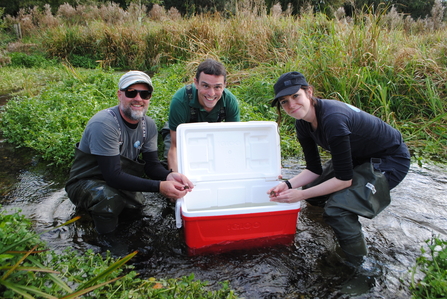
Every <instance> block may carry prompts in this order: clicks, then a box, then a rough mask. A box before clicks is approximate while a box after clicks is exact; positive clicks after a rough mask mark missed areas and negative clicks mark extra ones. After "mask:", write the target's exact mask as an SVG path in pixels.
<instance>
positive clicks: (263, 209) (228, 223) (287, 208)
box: [176, 121, 300, 254]
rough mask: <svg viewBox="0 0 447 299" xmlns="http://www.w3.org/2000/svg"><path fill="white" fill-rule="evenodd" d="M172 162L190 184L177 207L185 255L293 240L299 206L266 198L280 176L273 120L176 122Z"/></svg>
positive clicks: (284, 242)
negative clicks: (182, 227) (190, 190)
mask: <svg viewBox="0 0 447 299" xmlns="http://www.w3.org/2000/svg"><path fill="white" fill-rule="evenodd" d="M177 160H178V167H179V172H181V173H183V174H184V175H186V176H187V177H188V178H189V179H190V180H191V181H192V182H193V183H194V189H193V190H192V192H189V193H188V194H187V195H186V196H185V197H184V198H182V199H179V200H177V204H176V222H177V227H178V228H180V227H181V226H182V224H183V226H184V235H185V241H186V245H187V246H188V250H189V253H192V254H197V253H205V252H216V251H228V250H232V249H241V248H250V247H256V246H265V245H270V244H278V243H281V244H286V243H288V244H290V243H291V242H292V241H293V238H294V235H295V232H296V224H297V218H298V213H299V211H300V203H299V202H298V203H292V204H287V203H276V202H271V201H270V200H269V197H268V195H267V191H268V190H269V189H270V188H272V187H274V186H276V185H277V184H279V183H280V181H279V180H278V176H279V175H280V174H281V153H280V144H279V135H278V128H277V124H276V123H275V122H270V121H251V122H233V123H190V124H181V125H180V126H178V128H177Z"/></svg>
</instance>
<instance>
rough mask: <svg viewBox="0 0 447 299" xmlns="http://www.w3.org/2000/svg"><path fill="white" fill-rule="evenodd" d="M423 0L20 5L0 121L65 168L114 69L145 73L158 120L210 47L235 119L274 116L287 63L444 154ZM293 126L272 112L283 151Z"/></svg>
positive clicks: (438, 77)
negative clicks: (227, 9)
mask: <svg viewBox="0 0 447 299" xmlns="http://www.w3.org/2000/svg"><path fill="white" fill-rule="evenodd" d="M434 3H435V4H434V6H433V9H432V11H433V12H432V16H430V17H428V18H427V19H425V20H417V21H414V20H410V19H409V18H408V17H407V16H405V15H403V14H400V13H398V12H397V11H396V10H395V9H394V8H392V7H391V8H390V7H383V6H381V7H379V8H377V9H376V10H366V11H361V10H356V11H355V14H354V15H353V17H348V16H347V15H346V13H345V12H344V10H343V9H341V10H337V14H336V15H335V18H333V19H329V18H328V17H327V16H326V15H325V14H321V13H313V10H312V9H308V10H306V9H304V8H303V9H302V11H301V15H300V17H299V18H296V17H295V16H292V15H290V13H289V12H287V11H282V10H281V7H276V9H277V10H276V11H275V12H272V13H271V14H267V13H266V11H265V10H264V9H263V6H262V5H259V6H258V7H254V8H253V6H247V5H243V3H240V7H239V8H238V11H237V14H236V15H235V16H234V17H227V18H224V17H222V16H221V15H220V14H213V15H195V16H191V17H190V18H183V19H182V18H179V16H174V15H173V14H170V13H169V11H168V12H167V11H165V10H164V9H163V8H161V7H159V6H158V8H157V9H155V6H154V7H153V9H152V10H151V11H150V12H149V13H148V14H146V13H145V11H144V9H143V8H142V7H139V6H136V5H135V4H133V6H129V8H128V11H124V10H123V9H122V8H120V7H118V6H116V5H114V4H109V5H102V6H100V7H97V6H78V7H76V8H75V7H72V6H70V5H69V4H64V5H61V6H60V7H59V9H58V11H57V13H56V14H52V12H51V11H50V10H49V7H47V8H46V10H44V11H40V10H36V9H34V10H30V11H28V12H26V11H22V13H21V14H19V15H18V16H17V17H15V18H13V17H7V18H6V23H7V24H9V25H12V24H14V23H17V22H20V23H21V24H22V27H21V28H22V31H23V35H24V38H23V40H28V41H29V42H28V43H26V44H25V43H23V42H22V43H20V42H15V43H12V42H11V43H9V44H8V49H9V52H7V53H6V55H7V58H8V59H9V61H10V62H9V65H8V66H7V67H3V68H0V74H1V75H2V78H4V80H2V82H0V87H2V90H5V91H8V90H11V91H15V90H20V92H19V93H17V95H18V96H19V95H20V97H17V98H16V99H17V100H16V101H10V102H9V103H8V105H7V106H6V107H4V110H5V112H4V113H3V115H2V121H1V124H0V127H1V128H2V130H3V132H4V136H5V137H6V138H7V139H8V141H9V142H12V143H14V144H17V145H18V146H26V147H30V148H33V149H35V150H37V151H38V153H39V154H41V155H42V156H44V158H45V159H47V160H48V161H51V162H53V163H55V164H56V165H58V166H59V167H62V168H68V167H69V166H70V163H71V157H72V152H71V150H72V146H73V144H74V143H75V142H76V141H77V140H79V138H80V135H81V133H82V130H83V127H84V125H85V123H86V121H87V120H88V119H89V118H90V117H91V116H92V115H93V114H94V113H95V112H97V111H98V110H99V109H102V108H105V107H106V106H110V105H113V104H115V103H116V96H115V90H116V82H117V81H118V78H119V75H120V74H121V73H122V72H120V74H118V73H115V72H114V71H113V70H114V69H140V70H143V71H146V72H148V73H150V74H151V75H152V77H153V79H154V82H155V94H154V97H153V100H152V102H151V109H150V112H149V114H150V115H151V116H152V117H153V118H154V119H155V120H156V122H157V125H158V126H159V127H160V128H161V127H162V125H163V123H164V122H165V121H166V120H167V110H168V107H169V101H170V97H171V96H172V94H173V93H174V92H175V90H176V89H177V88H179V87H180V86H182V85H183V84H185V83H186V82H191V80H192V77H193V76H194V70H195V67H196V66H197V64H198V63H199V62H200V61H202V60H203V59H204V58H205V57H213V58H215V59H218V60H220V61H222V62H223V63H224V64H225V65H226V66H227V69H228V71H229V75H228V87H229V88H230V89H231V90H232V91H233V93H235V95H236V96H237V97H238V99H239V100H240V104H241V111H242V119H243V120H276V119H277V116H276V112H275V111H274V109H272V108H271V107H270V106H269V100H270V99H271V97H272V95H273V92H272V85H273V83H274V82H275V81H276V79H277V78H278V77H279V75H280V74H281V73H284V72H287V71H291V70H298V71H301V72H302V73H304V74H305V75H306V77H307V79H308V81H309V82H310V83H311V84H312V85H314V87H315V89H316V91H317V92H318V96H320V97H323V98H334V99H338V100H341V101H344V102H348V103H351V104H353V105H355V106H357V107H359V108H361V109H363V110H365V111H367V112H369V113H372V114H374V115H376V116H378V117H380V118H382V119H384V120H385V121H387V122H388V123H390V124H391V125H393V126H394V127H396V128H397V129H399V130H400V131H401V132H402V133H403V135H404V139H405V141H406V142H407V144H408V145H409V146H410V148H411V150H412V154H413V156H414V157H415V158H416V159H418V160H419V161H422V160H423V159H425V158H431V159H435V160H441V161H445V159H446V156H447V136H446V132H447V130H446V129H447V128H446V127H447V111H446V106H447V103H446V102H445V101H444V100H443V99H444V98H445V97H446V96H447V88H446V84H445V78H446V77H447V68H446V67H445V66H446V65H447V60H446V55H445V49H446V44H447V41H446V39H445V36H447V34H446V30H447V29H446V26H445V24H444V23H442V22H441V21H440V20H439V11H440V12H441V14H442V12H443V6H442V5H441V4H440V3H439V1H435V2H434ZM252 4H253V5H254V4H255V3H254V2H253V3H252ZM278 9H279V10H278ZM436 11H438V12H436ZM29 20H34V21H33V22H31V23H30V22H29ZM435 24H436V25H435ZM242 28H243V30H241V29H242ZM28 45H29V46H28ZM24 53H26V54H24ZM42 53H45V54H42ZM44 57H51V58H44ZM8 59H5V61H8ZM45 59H51V60H45ZM45 61H47V62H45ZM58 61H62V62H63V64H60V63H59V62H58ZM62 65H65V67H62ZM75 67H83V69H77V68H75ZM18 68H20V71H21V72H19V71H18ZM29 68H33V70H32V71H31V70H29ZM88 69H89V70H90V71H88ZM22 73H23V74H22ZM25 74H26V75H25ZM294 135H295V133H294V126H293V120H292V119H291V118H288V117H285V118H283V120H282V121H281V148H282V152H283V156H297V155H300V154H301V152H300V149H299V146H298V145H297V143H296V142H295V137H294Z"/></svg>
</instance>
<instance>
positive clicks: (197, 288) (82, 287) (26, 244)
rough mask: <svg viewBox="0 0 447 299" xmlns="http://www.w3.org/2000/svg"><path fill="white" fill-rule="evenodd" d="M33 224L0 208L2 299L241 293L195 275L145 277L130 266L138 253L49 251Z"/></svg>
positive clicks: (161, 296)
mask: <svg viewBox="0 0 447 299" xmlns="http://www.w3.org/2000/svg"><path fill="white" fill-rule="evenodd" d="M74 220H75V219H74ZM74 220H72V221H74ZM72 221H69V222H67V223H65V224H62V225H67V224H69V223H71V222H72ZM62 225H61V226H62ZM31 228H32V227H31V222H30V221H29V220H28V219H26V218H25V217H24V216H22V215H20V214H18V213H14V214H10V215H7V214H5V212H4V211H0V265H1V266H0V297H1V298H34V297H33V296H37V297H39V298H62V297H63V298H77V297H80V296H82V298H111V299H112V298H113V299H115V298H122V299H127V298H204V299H206V298H227V299H231V298H237V297H236V295H235V294H234V292H233V291H232V290H231V289H230V287H229V284H228V282H223V283H222V287H221V289H219V290H216V291H210V290H208V284H207V283H206V282H201V281H196V280H194V275H193V274H191V275H189V276H185V277H181V278H179V279H172V278H171V279H159V280H156V279H155V278H150V279H143V278H140V277H139V276H138V274H137V273H136V272H135V271H132V266H125V265H124V264H125V263H126V262H127V261H129V260H130V259H131V258H132V257H133V256H135V254H136V252H134V253H131V254H129V255H128V256H126V257H124V258H122V259H119V260H116V259H114V258H112V257H111V255H110V253H109V252H107V253H106V255H105V256H104V257H103V256H101V255H100V254H97V253H94V252H93V251H92V250H88V251H87V252H85V253H83V254H79V253H78V252H76V251H74V250H72V249H69V248H67V249H66V250H64V251H63V252H62V253H61V252H55V251H52V250H47V249H45V244H43V242H42V241H40V239H39V236H38V235H37V234H36V233H34V232H33V231H32V229H31ZM57 228H58V227H56V228H55V229H57ZM37 249H41V250H37ZM42 249H43V250H42Z"/></svg>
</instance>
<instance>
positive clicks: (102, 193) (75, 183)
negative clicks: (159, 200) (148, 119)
mask: <svg viewBox="0 0 447 299" xmlns="http://www.w3.org/2000/svg"><path fill="white" fill-rule="evenodd" d="M109 111H111V110H109ZM117 121H118V120H117ZM118 126H119V123H118ZM144 132H145V129H144ZM120 135H121V128H120ZM143 139H144V137H143ZM143 142H144V141H143ZM78 145H79V144H77V145H76V148H75V158H74V161H75V162H74V163H73V166H72V168H71V170H70V177H69V179H68V182H67V184H66V186H65V190H66V191H67V194H68V197H69V198H70V200H71V201H72V202H73V203H74V204H75V205H76V207H77V208H80V209H84V210H86V211H88V212H89V213H90V215H91V216H92V218H93V221H94V223H95V228H96V230H97V231H98V232H99V233H108V232H111V231H113V230H115V228H116V226H117V225H118V216H119V214H120V213H121V212H122V211H123V209H125V208H128V209H138V208H140V207H141V206H142V205H143V194H142V193H141V192H133V191H127V190H121V189H116V188H113V187H110V186H109V185H107V184H106V182H105V181H104V178H103V176H102V173H101V171H100V170H99V166H98V162H97V160H96V157H95V156H94V155H91V154H86V153H84V152H82V151H81V150H80V149H79V148H78ZM121 145H122V139H121V136H120V146H121ZM120 164H121V169H122V170H123V171H124V172H126V173H128V174H130V175H134V176H138V177H142V176H143V175H144V166H145V162H144V161H141V160H138V158H137V160H136V161H134V160H131V159H128V158H126V157H123V156H120Z"/></svg>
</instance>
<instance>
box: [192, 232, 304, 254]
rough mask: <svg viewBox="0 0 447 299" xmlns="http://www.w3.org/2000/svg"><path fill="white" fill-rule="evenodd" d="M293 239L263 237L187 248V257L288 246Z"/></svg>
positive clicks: (291, 236) (290, 237)
mask: <svg viewBox="0 0 447 299" xmlns="http://www.w3.org/2000/svg"><path fill="white" fill-rule="evenodd" d="M294 238H295V235H294V234H293V235H283V236H272V237H265V238H259V239H250V240H240V241H232V242H231V241H230V242H222V243H219V244H213V245H209V246H204V247H200V248H191V247H188V255H190V256H195V255H207V254H219V253H225V252H229V251H233V250H247V249H253V248H260V247H270V246H281V245H282V246H288V245H291V244H292V243H293V240H294Z"/></svg>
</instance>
